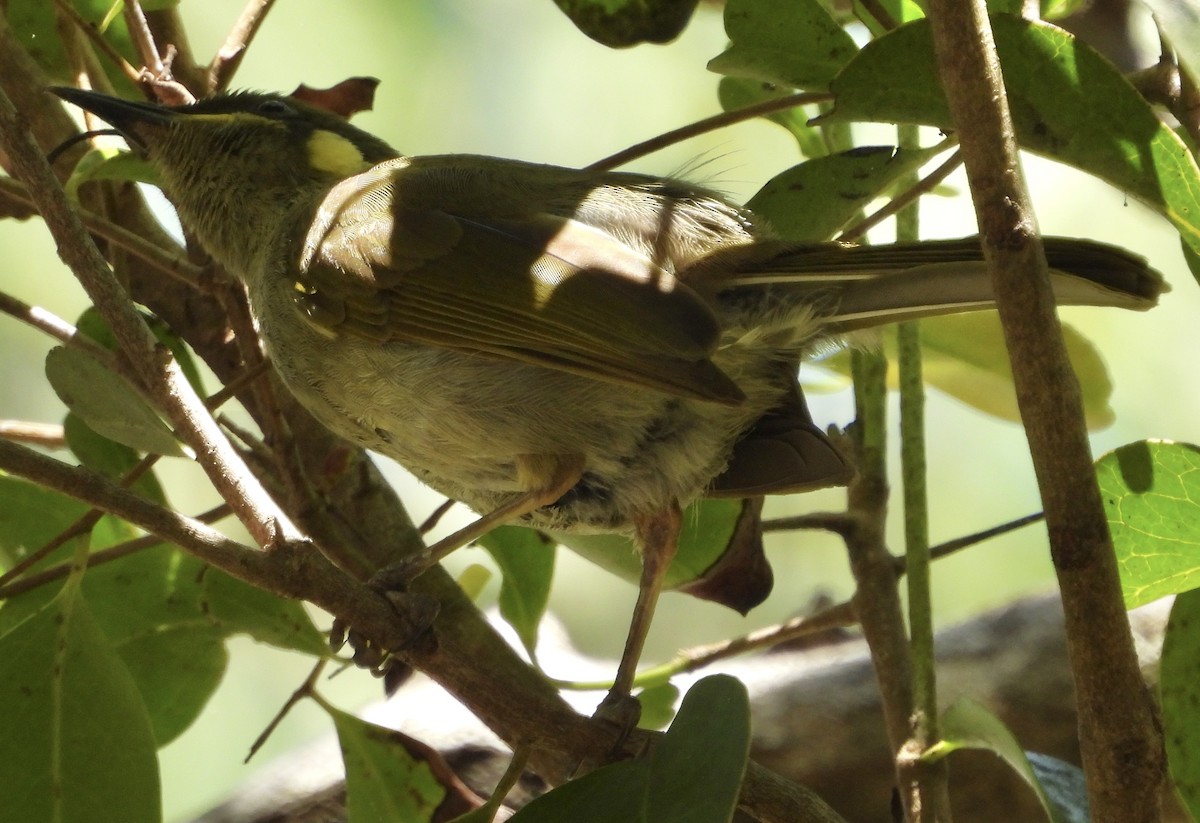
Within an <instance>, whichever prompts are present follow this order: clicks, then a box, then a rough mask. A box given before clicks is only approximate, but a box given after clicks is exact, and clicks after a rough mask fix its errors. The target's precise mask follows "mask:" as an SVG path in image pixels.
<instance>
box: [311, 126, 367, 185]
mask: <svg viewBox="0 0 1200 823" xmlns="http://www.w3.org/2000/svg"><path fill="white" fill-rule="evenodd" d="M308 164H309V165H310V166H312V167H313V168H314V169H316V170H318V171H325V172H329V173H330V174H336V175H338V176H341V177H349V176H350V175H352V174H358V173H359V172H363V171H366V170H367V169H368V168H370V167H371V164H370V163H368V162H367V161H366V159H365V158H363V156H362V152H360V151H359V150H358V147H357V146H355V145H354V144H353V143H351V142H350V141H349V140H347V139H346V138H345V137H342V136H341V135H340V134H335V133H334V132H331V131H327V130H325V129H317V130H316V131H314V132H313V133H312V136H311V137H309V138H308Z"/></svg>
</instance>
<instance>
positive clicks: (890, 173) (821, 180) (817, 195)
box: [746, 146, 940, 243]
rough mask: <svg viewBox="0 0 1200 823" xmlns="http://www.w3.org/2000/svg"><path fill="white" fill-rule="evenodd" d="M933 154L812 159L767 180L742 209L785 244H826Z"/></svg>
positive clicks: (872, 149) (889, 152) (864, 151)
mask: <svg viewBox="0 0 1200 823" xmlns="http://www.w3.org/2000/svg"><path fill="white" fill-rule="evenodd" d="M939 151H940V150H939V149H915V150H914V149H898V148H895V147H893V146H863V147H862V148H857V149H852V150H850V151H847V152H842V153H840V154H831V155H828V156H825V157H818V158H816V159H813V160H808V161H806V162H804V163H801V164H799V165H797V166H793V167H792V168H790V169H788V170H787V171H784V172H781V173H780V174H777V175H775V176H774V177H772V178H771V179H770V180H769V181H767V184H766V185H765V186H763V187H762V189H760V190H759V192H758V193H757V194H755V195H754V197H752V198H751V199H750V201H749V202H748V203H746V208H748V209H750V210H751V211H752V212H754V213H755V214H761V215H763V216H764V217H766V218H767V219H768V220H770V221H771V227H772V228H773V229H775V231H777V232H778V233H779V234H780V236H782V237H784V238H786V239H788V240H792V241H795V242H797V243H817V242H820V241H822V240H828V239H829V238H830V237H832V236H833V235H834V234H836V233H837V232H838V231H839V230H841V229H843V228H845V226H846V224H847V223H849V222H850V221H851V220H853V219H854V218H855V217H857V216H858V215H859V214H860V213H861V212H862V210H863V209H864V208H865V207H866V206H867V204H868V203H870V202H871V201H872V200H874V199H875V198H877V197H880V196H882V195H883V194H884V193H885V192H886V191H887V190H888V189H890V188H891V187H892V186H893V185H894V184H895V183H896V182H897V181H898V180H899V179H900V178H901V177H903V176H904V175H907V174H911V173H913V172H915V171H916V170H917V169H919V168H920V167H921V166H923V165H925V163H927V162H929V160H931V159H932V158H933V157H936V156H937V154H938V153H939Z"/></svg>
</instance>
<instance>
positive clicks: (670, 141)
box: [586, 92, 833, 171]
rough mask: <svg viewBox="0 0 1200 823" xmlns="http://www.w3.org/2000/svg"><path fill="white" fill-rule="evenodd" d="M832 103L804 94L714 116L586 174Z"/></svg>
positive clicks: (591, 167)
mask: <svg viewBox="0 0 1200 823" xmlns="http://www.w3.org/2000/svg"><path fill="white" fill-rule="evenodd" d="M832 99H833V96H832V95H830V94H827V93H824V92H801V93H800V94H793V95H791V96H790V97H780V98H778V99H773V100H764V101H763V102H761V103H754V104H752V105H749V106H744V107H742V108H740V109H734V110H733V111H725V112H721V113H720V114H714V115H713V116H712V117H705V118H704V119H703V120H697V121H696V122H695V123H689V124H688V125H686V126H680V127H679V128H677V129H672V130H671V131H668V132H664V133H663V134H660V135H657V136H655V137H651V138H650V139H649V140H644V141H642V142H641V143H635V144H634V145H632V146H630V147H629V148H627V149H622V150H621V151H619V152H617V153H616V154H611V155H609V156H608V157H605V158H604V159H603V160H597V161H596V162H595V163H592V164H591V165H589V166H587V167H586V170H587V171H608V170H609V169H615V168H617V167H618V166H623V165H625V164H626V163H628V162H629V161H631V160H636V159H638V158H639V157H645V156H646V155H647V154H653V153H654V152H656V151H659V150H660V149H664V148H666V147H667V146H673V145H675V144H676V143H682V142H683V141H684V140H688V139H690V138H692V137H696V136H697V135H700V134H707V133H708V132H710V131H715V130H716V129H720V128H724V127H725V126H731V125H733V124H734V123H741V122H744V121H746V120H753V119H754V118H755V117H762V116H763V115H764V114H770V113H772V112H776V111H783V110H784V109H794V108H796V107H797V106H804V105H807V104H809V103H828V102H829V101H830V100H832Z"/></svg>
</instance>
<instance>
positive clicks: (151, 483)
mask: <svg viewBox="0 0 1200 823" xmlns="http://www.w3.org/2000/svg"><path fill="white" fill-rule="evenodd" d="M63 433H64V434H65V435H66V440H67V447H68V448H69V449H70V450H71V453H72V454H74V455H75V456H76V457H77V458H79V462H80V464H81V465H84V466H87V467H88V468H89V469H91V470H92V471H98V472H100V473H101V474H104V475H107V476H108V477H112V478H120V477H122V476H123V475H124V474H125V473H126V472H128V471H129V470H130V469H132V468H133V467H134V466H136V465H137V464H138V463H139V462H141V458H140V457H139V456H138V453H137V452H135V451H134V450H133V449H131V448H129V447H128V446H124V445H122V444H120V443H118V442H116V441H115V440H110V439H108V438H107V437H105V436H104V435H102V434H97V433H96V432H95V430H94V429H92V427H91V426H89V425H88V424H87V423H85V422H83V420H82V419H80V417H79V415H77V414H75V413H74V412H68V413H67V417H66V419H65V420H64V421H63ZM130 488H132V489H133V490H134V491H136V492H137V493H138V494H140V495H142V496H143V497H146V498H148V499H150V500H153V501H154V502H156V503H163V504H165V503H166V495H165V494H164V492H163V489H162V486H161V485H160V484H159V482H158V478H157V477H155V475H154V472H153V471H148V472H146V473H145V474H143V475H142V476H141V477H140V478H138V480H137V482H135V483H134V484H133V485H132V486H131V487H130Z"/></svg>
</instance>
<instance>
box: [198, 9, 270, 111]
mask: <svg viewBox="0 0 1200 823" xmlns="http://www.w3.org/2000/svg"><path fill="white" fill-rule="evenodd" d="M274 5H275V0H246V5H245V6H244V7H243V8H242V13H241V14H240V15H239V16H238V19H237V22H236V23H234V24H233V28H232V29H230V31H229V34H227V35H226V36H225V42H224V43H222V44H221V48H219V49H217V53H216V54H215V55H214V56H213V59H212V63H210V64H209V66H208V92H209V94H214V93H216V92H218V91H221V90H222V89H224V88H225V87H226V86H228V85H229V81H230V80H232V79H233V75H234V72H236V71H237V70H238V66H240V65H241V64H242V58H243V57H245V56H246V49H248V48H249V47H250V43H251V42H252V41H253V40H254V35H255V34H257V33H258V29H259V27H261V26H262V24H263V21H264V20H265V19H266V17H267V12H269V11H270V10H271V7H272V6H274Z"/></svg>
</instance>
